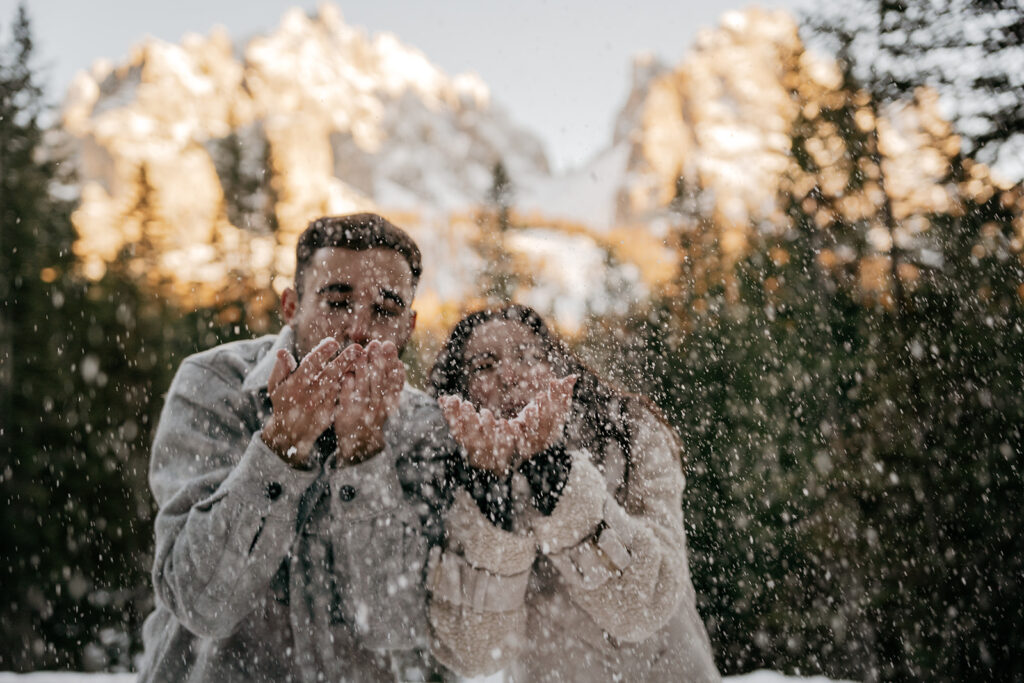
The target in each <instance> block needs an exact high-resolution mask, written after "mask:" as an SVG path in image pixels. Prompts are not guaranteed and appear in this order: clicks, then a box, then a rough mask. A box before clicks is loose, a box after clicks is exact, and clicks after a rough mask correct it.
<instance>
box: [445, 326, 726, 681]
mask: <svg viewBox="0 0 1024 683" xmlns="http://www.w3.org/2000/svg"><path fill="white" fill-rule="evenodd" d="M431 384H432V390H433V394H434V395H435V396H436V397H438V400H439V403H440V405H441V407H442V411H443V413H444V415H445V418H446V420H447V422H448V423H449V427H450V430H451V433H452V436H453V437H454V438H455V439H456V441H458V442H459V443H460V444H461V445H462V447H463V448H462V450H463V452H464V454H465V459H464V466H463V467H461V468H459V472H458V473H457V474H456V475H455V476H456V480H457V482H458V485H457V487H456V489H455V492H454V498H453V502H452V505H451V507H450V508H449V510H448V513H447V516H446V519H445V525H446V545H445V548H444V549H443V550H442V551H440V552H439V553H435V555H436V556H435V558H434V563H433V568H432V570H431V573H430V577H429V584H430V590H431V604H430V619H431V625H432V627H433V629H434V639H435V643H434V645H435V654H436V656H437V658H438V659H439V660H440V661H441V662H443V663H444V664H446V665H447V666H449V667H451V668H452V669H453V670H455V671H456V672H458V673H460V674H462V675H465V676H475V675H481V674H488V673H492V672H495V671H498V670H500V669H502V668H507V669H508V673H510V674H511V678H512V679H513V680H524V681H535V680H559V681H569V680H613V679H622V678H624V679H625V680H665V681H713V680H719V675H718V671H717V670H716V669H715V665H714V661H713V659H712V656H711V649H710V645H709V643H708V638H707V633H706V632H705V630H704V625H703V623H702V622H701V620H700V617H699V615H698V614H697V610H696V605H695V597H694V591H693V586H692V584H691V582H690V576H689V570H688V567H687V560H686V541H685V533H684V530H683V517H682V492H683V483H684V482H683V474H682V468H681V464H680V457H679V448H678V445H677V442H676V438H675V435H674V433H673V431H672V429H671V428H669V427H668V426H667V425H665V423H664V422H663V421H662V420H661V419H660V418H659V416H658V413H657V412H656V409H654V407H653V406H652V405H651V404H650V402H648V401H647V400H645V399H643V398H642V397H639V396H633V395H629V394H624V393H622V392H619V391H616V390H614V389H613V388H611V387H610V386H609V385H608V384H606V383H605V382H603V381H601V380H600V379H599V378H598V377H597V376H596V375H594V374H593V373H592V372H591V371H589V370H588V369H587V368H586V367H584V366H583V365H582V363H581V362H580V361H579V360H578V359H577V358H576V357H575V356H574V355H573V354H572V353H571V352H570V351H569V350H568V349H567V348H566V346H565V345H564V344H563V343H562V342H561V341H560V340H558V339H557V338H556V337H555V336H554V335H553V334H552V333H551V332H550V331H549V330H548V328H547V326H546V325H545V324H544V322H543V321H542V320H541V318H540V317H539V316H538V315H537V313H536V312H535V311H533V310H531V309H529V308H525V307H521V306H509V307H507V308H503V309H500V310H497V311H481V312H478V313H474V314H472V315H470V316H468V317H466V318H465V319H463V320H462V321H461V322H460V323H459V324H458V325H457V326H456V327H455V329H454V330H453V331H452V334H451V336H450V337H449V339H448V341H447V343H446V345H445V347H444V348H443V349H442V351H441V354H440V355H439V357H438V360H437V362H436V364H435V366H434V369H433V371H432V373H431Z"/></svg>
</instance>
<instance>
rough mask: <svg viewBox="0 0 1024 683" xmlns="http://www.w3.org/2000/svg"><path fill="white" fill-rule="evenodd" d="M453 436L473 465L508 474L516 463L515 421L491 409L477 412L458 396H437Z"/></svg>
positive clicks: (495, 472) (499, 473)
mask: <svg viewBox="0 0 1024 683" xmlns="http://www.w3.org/2000/svg"><path fill="white" fill-rule="evenodd" d="M437 403H438V405H440V406H441V413H442V414H443V415H444V418H445V420H447V422H448V429H449V430H450V431H451V434H452V437H453V438H454V439H455V440H456V441H458V442H459V444H461V445H462V447H463V448H465V449H466V455H467V457H468V459H469V464H470V465H471V466H473V467H476V468H477V469H483V470H489V471H491V472H493V473H494V474H497V475H498V476H504V475H506V474H507V473H508V471H509V469H510V468H511V467H512V465H513V464H514V459H515V455H516V432H515V429H514V428H513V427H512V424H511V422H509V421H508V420H502V419H500V418H498V417H495V415H494V413H492V412H491V411H490V410H488V409H487V408H484V409H483V410H481V411H480V412H477V410H476V408H474V407H473V404H472V403H470V402H469V401H464V400H462V399H461V398H459V397H458V396H441V397H440V398H438V399H437Z"/></svg>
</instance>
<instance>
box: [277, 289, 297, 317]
mask: <svg viewBox="0 0 1024 683" xmlns="http://www.w3.org/2000/svg"><path fill="white" fill-rule="evenodd" d="M298 308H299V295H298V293H296V291H295V290H294V289H292V288H291V287H286V288H285V290H284V291H283V292H281V316H282V317H283V318H284V321H285V323H286V324H289V325H290V324H291V322H292V318H294V317H295V311H297V310H298Z"/></svg>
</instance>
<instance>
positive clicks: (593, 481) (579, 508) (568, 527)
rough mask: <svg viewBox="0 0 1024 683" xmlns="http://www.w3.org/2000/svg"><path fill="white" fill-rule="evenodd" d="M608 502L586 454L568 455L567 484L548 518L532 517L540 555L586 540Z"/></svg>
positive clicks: (606, 494)
mask: <svg viewBox="0 0 1024 683" xmlns="http://www.w3.org/2000/svg"><path fill="white" fill-rule="evenodd" d="M607 498H608V493H607V491H606V490H605V481H604V477H603V476H602V475H601V473H600V472H599V471H598V469H597V467H595V466H594V464H593V463H592V462H590V455H589V454H588V453H587V452H586V451H575V452H573V453H572V468H571V470H570V472H569V480H568V481H567V482H566V484H565V488H564V489H563V490H562V493H561V496H560V498H559V499H558V504H557V505H556V506H555V509H554V511H552V513H551V515H549V516H542V515H540V514H539V513H538V514H535V515H532V517H531V520H530V526H531V527H532V529H533V533H534V535H535V536H536V537H537V544H538V547H539V548H540V551H541V552H542V553H545V554H549V555H550V554H553V553H557V552H560V551H562V550H565V549H566V548H570V547H572V546H575V545H577V544H579V543H580V541H582V540H583V539H585V538H586V537H588V536H590V535H591V534H593V533H594V531H595V530H596V529H597V525H598V524H599V523H600V522H601V520H602V519H603V518H604V504H605V500H606V499H607Z"/></svg>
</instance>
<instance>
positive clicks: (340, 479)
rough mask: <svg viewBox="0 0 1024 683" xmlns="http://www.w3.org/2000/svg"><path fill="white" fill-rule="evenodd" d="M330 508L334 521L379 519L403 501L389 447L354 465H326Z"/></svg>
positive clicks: (333, 463) (396, 470)
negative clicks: (327, 468) (327, 467)
mask: <svg viewBox="0 0 1024 683" xmlns="http://www.w3.org/2000/svg"><path fill="white" fill-rule="evenodd" d="M328 483H329V484H330V491H331V506H332V510H333V512H334V516H335V518H336V519H337V520H359V519H372V518H374V517H379V516H381V515H382V514H384V513H386V512H387V511H388V510H391V509H393V508H394V507H396V506H397V505H398V504H399V503H400V502H401V500H402V495H403V494H402V484H401V481H400V480H399V479H398V469H397V467H396V466H395V458H394V455H393V453H392V451H391V446H390V445H386V446H385V447H384V449H383V450H382V451H381V452H380V453H378V454H377V455H375V456H373V457H372V458H369V459H367V460H364V461H362V462H360V463H356V464H351V465H349V464H338V463H336V462H333V461H332V465H329V474H328Z"/></svg>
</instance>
